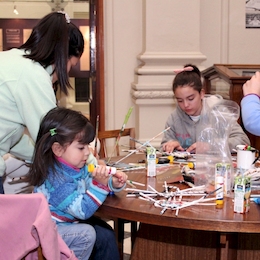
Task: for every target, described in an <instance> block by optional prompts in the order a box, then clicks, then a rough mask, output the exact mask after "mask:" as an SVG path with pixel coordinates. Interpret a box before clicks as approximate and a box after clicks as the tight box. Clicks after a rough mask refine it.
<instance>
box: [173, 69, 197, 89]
mask: <svg viewBox="0 0 260 260" xmlns="http://www.w3.org/2000/svg"><path fill="white" fill-rule="evenodd" d="M186 67H192V68H193V70H191V71H185V70H184V71H182V72H179V73H178V74H177V75H176V76H175V78H174V80H173V83H172V90H173V92H175V90H176V88H178V87H182V86H185V85H189V86H190V87H192V88H193V89H195V90H197V91H198V92H199V93H200V92H201V89H202V82H201V73H200V70H199V69H198V67H196V66H195V65H192V64H186V65H185V66H184V68H186Z"/></svg>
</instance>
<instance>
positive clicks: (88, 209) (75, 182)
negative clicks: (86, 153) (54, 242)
mask: <svg viewBox="0 0 260 260" xmlns="http://www.w3.org/2000/svg"><path fill="white" fill-rule="evenodd" d="M56 171H57V173H55V174H54V173H53V171H52V170H49V174H48V178H47V179H46V180H45V182H44V183H43V184H42V185H41V186H39V187H35V189H34V192H41V193H43V194H44V195H45V197H46V199H47V201H48V203H49V206H50V211H51V214H52V218H53V219H54V220H55V221H56V223H57V224H59V223H64V222H67V223H73V222H77V221H78V220H79V219H81V220H84V219H88V218H89V217H91V216H92V215H93V214H94V213H95V211H96V210H97V209H98V207H99V206H100V205H101V204H102V203H103V202H104V201H105V199H106V197H107V195H108V193H109V191H115V192H118V191H121V190H122V189H123V188H124V187H122V188H120V189H115V188H113V186H112V176H111V177H110V178H109V181H108V186H105V185H103V184H100V183H98V182H97V181H95V180H94V179H93V178H92V175H91V174H90V173H89V172H88V168H87V166H84V167H83V168H81V169H79V170H77V169H74V168H72V167H71V166H69V165H66V164H64V163H62V162H61V167H58V166H56Z"/></svg>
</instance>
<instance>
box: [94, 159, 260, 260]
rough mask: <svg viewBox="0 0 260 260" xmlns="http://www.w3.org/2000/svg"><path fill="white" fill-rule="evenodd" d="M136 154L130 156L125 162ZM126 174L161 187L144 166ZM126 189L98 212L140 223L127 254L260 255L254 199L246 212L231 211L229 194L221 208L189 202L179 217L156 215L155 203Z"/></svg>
mask: <svg viewBox="0 0 260 260" xmlns="http://www.w3.org/2000/svg"><path fill="white" fill-rule="evenodd" d="M138 159H139V156H137V155H133V156H130V158H128V162H129V161H132V162H137V160H138ZM127 174H128V176H129V179H131V180H134V181H137V182H141V183H145V184H146V185H147V183H148V182H149V183H150V184H152V186H153V187H154V188H156V189H157V190H158V191H163V187H162V185H163V182H162V181H158V180H157V179H156V178H147V177H146V171H145V170H137V171H132V172H127ZM138 188H141V187H138ZM143 188H144V189H146V187H143ZM126 193H127V192H126V191H122V192H120V193H118V194H116V195H115V196H111V197H108V198H107V199H106V201H105V202H104V204H103V205H102V206H101V207H100V209H99V210H98V214H99V215H101V216H108V217H112V218H121V219H125V220H129V221H137V222H140V226H139V230H138V232H137V235H136V239H135V244H134V247H133V250H132V254H131V259H156V260H158V259H164V260H165V259H173V260H175V259H178V260H179V259H183V260H189V259H192V260H195V259H200V260H201V259H205V260H210V259H230V260H231V259H232V260H233V259H241V260H242V259H247V260H253V259H254V260H255V259H260V206H258V205H256V204H255V203H251V205H250V206H251V207H250V211H249V212H248V213H246V214H238V213H234V212H233V201H232V198H225V202H224V207H223V209H217V208H216V207H215V206H202V205H194V206H191V207H187V208H185V209H181V210H180V211H179V214H178V216H175V211H171V210H167V211H166V212H165V213H164V214H163V215H160V211H161V209H160V208H156V207H155V206H154V205H153V204H152V203H150V202H147V201H144V200H141V199H138V198H127V197H126Z"/></svg>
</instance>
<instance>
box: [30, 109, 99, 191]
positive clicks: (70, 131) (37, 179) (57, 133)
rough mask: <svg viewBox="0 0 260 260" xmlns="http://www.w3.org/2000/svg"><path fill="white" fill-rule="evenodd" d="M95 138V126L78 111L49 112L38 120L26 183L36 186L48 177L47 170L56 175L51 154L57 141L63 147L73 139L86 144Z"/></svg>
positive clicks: (53, 156) (54, 158)
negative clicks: (38, 127)
mask: <svg viewBox="0 0 260 260" xmlns="http://www.w3.org/2000/svg"><path fill="white" fill-rule="evenodd" d="M94 137H95V130H94V127H93V126H92V124H91V123H90V121H89V120H88V119H87V118H86V117H85V116H84V115H82V113H81V112H78V111H74V110H71V109H67V108H60V107H56V108H54V109H52V110H50V111H49V112H48V113H47V114H46V116H44V118H43V120H42V121H41V125H40V129H39V132H38V136H37V140H36V143H35V151H34V158H33V163H32V165H31V167H30V170H29V173H28V181H29V183H30V184H31V185H33V186H39V185H41V184H42V183H43V182H44V180H45V179H46V178H47V175H48V169H49V168H51V169H52V170H53V171H54V172H55V164H59V163H58V161H57V159H56V157H55V155H54V154H53V151H52V145H53V143H55V142H58V143H59V144H60V145H61V146H62V147H64V148H66V146H67V145H70V144H71V143H72V142H73V141H74V140H77V141H78V142H79V143H82V144H84V145H85V144H89V143H90V142H92V141H93V140H94Z"/></svg>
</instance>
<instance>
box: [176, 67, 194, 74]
mask: <svg viewBox="0 0 260 260" xmlns="http://www.w3.org/2000/svg"><path fill="white" fill-rule="evenodd" d="M183 71H193V67H191V66H188V67H184V68H183V69H176V70H173V72H174V73H175V74H178V73H180V72H183Z"/></svg>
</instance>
